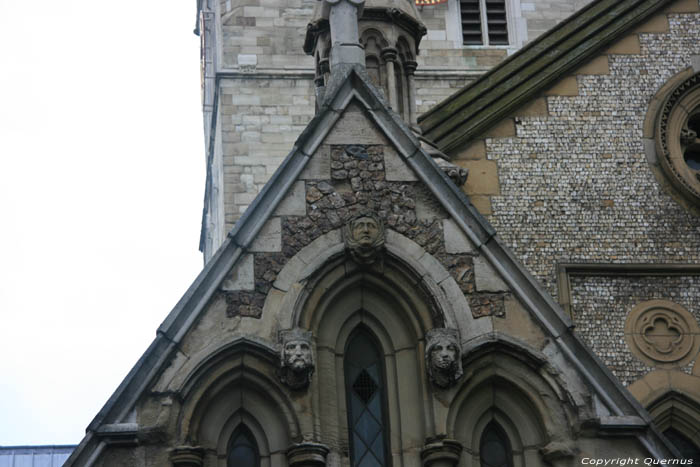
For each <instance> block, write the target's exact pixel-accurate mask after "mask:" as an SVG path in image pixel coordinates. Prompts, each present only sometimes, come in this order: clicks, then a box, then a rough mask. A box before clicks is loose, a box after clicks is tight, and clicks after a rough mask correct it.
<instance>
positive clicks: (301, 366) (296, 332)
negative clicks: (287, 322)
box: [280, 328, 315, 390]
mask: <svg viewBox="0 0 700 467" xmlns="http://www.w3.org/2000/svg"><path fill="white" fill-rule="evenodd" d="M280 342H281V348H280V380H281V381H282V383H284V384H286V385H287V386H289V387H290V388H291V389H295V390H298V389H305V388H306V387H307V386H308V385H309V383H310V382H311V376H312V375H313V373H314V368H315V367H314V355H313V351H312V344H311V331H305V330H303V329H299V328H295V329H289V330H286V331H280Z"/></svg>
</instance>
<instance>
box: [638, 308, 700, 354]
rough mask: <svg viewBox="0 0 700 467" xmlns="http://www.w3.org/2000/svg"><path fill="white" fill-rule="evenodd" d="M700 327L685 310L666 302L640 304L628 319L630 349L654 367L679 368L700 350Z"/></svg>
mask: <svg viewBox="0 0 700 467" xmlns="http://www.w3.org/2000/svg"><path fill="white" fill-rule="evenodd" d="M699 333H700V327H699V326H698V323H697V320H696V319H695V318H694V317H693V315H691V314H690V313H689V312H688V311H687V310H686V309H685V308H683V307H682V306H680V305H678V304H677V303H673V302H669V301H667V300H651V301H648V302H642V303H639V304H638V305H637V306H635V307H634V308H633V309H632V311H631V312H630V314H629V315H628V316H627V321H626V323H625V338H626V340H627V345H628V346H629V347H630V350H631V351H632V352H633V353H634V354H635V355H636V356H637V357H639V358H640V359H641V360H642V361H644V362H645V363H647V364H649V365H651V366H680V365H684V364H686V363H688V362H689V361H690V360H692V359H693V358H694V357H695V355H697V353H698V349H699V348H700V336H699Z"/></svg>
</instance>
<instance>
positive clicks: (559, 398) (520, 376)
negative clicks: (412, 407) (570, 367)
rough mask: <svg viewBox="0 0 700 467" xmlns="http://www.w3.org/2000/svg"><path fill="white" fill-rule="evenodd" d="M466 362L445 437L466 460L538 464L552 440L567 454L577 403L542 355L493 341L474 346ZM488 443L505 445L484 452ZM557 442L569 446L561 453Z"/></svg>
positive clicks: (507, 465) (473, 465)
mask: <svg viewBox="0 0 700 467" xmlns="http://www.w3.org/2000/svg"><path fill="white" fill-rule="evenodd" d="M464 365H465V368H464V372H465V378H464V381H463V383H462V386H461V388H459V391H458V392H457V394H456V396H455V397H454V399H453V400H452V402H451V404H450V409H449V413H448V416H447V436H448V438H453V439H455V440H457V441H459V442H460V443H461V444H462V446H463V449H464V452H463V459H464V462H465V465H467V466H470V467H479V466H484V467H486V466H489V467H496V464H497V465H498V466H500V467H524V466H527V467H531V466H541V465H545V459H544V457H543V453H546V452H548V446H551V445H553V444H555V443H556V444H557V446H558V447H557V450H558V452H557V454H556V455H557V456H562V455H564V456H567V455H569V454H570V453H569V452H566V450H567V449H568V446H569V445H572V442H571V439H572V438H573V435H572V433H571V432H570V427H571V426H572V423H573V422H574V420H575V414H576V412H577V411H578V410H580V409H581V407H576V406H575V404H574V402H573V397H571V396H568V395H567V394H566V391H565V390H564V388H563V386H562V385H560V384H557V383H556V382H555V381H554V380H553V378H552V375H551V374H549V371H548V369H547V368H546V364H545V358H544V356H541V355H540V356H538V355H537V354H536V353H535V352H534V351H532V350H531V349H528V348H527V347H525V346H520V347H518V346H516V345H514V344H513V343H510V342H497V341H496V342H491V343H489V344H486V345H483V346H481V347H480V348H476V349H472V352H471V354H470V355H469V356H468V357H467V359H466V361H465V362H464ZM489 442H491V446H492V447H493V446H496V445H500V446H501V447H502V448H503V449H504V450H505V451H504V453H502V454H503V455H502V456H501V457H498V456H495V455H493V450H492V451H490V452H484V451H483V450H484V449H488V446H489ZM550 443H552V444H550ZM560 446H565V447H567V448H566V449H564V450H563V451H564V452H562V449H561V447H560ZM572 453H573V450H572V451H571V454H572ZM497 461H498V462H497ZM494 462H495V464H494Z"/></svg>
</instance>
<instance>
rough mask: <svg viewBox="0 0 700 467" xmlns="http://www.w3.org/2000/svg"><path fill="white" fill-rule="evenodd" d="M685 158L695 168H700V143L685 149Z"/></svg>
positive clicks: (689, 165)
mask: <svg viewBox="0 0 700 467" xmlns="http://www.w3.org/2000/svg"><path fill="white" fill-rule="evenodd" d="M683 159H684V160H685V163H686V164H688V167H690V168H691V169H693V170H700V144H694V145H692V146H690V147H689V148H688V149H686V150H685V152H684V153H683Z"/></svg>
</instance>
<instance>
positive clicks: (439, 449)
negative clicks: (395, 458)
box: [420, 438, 462, 467]
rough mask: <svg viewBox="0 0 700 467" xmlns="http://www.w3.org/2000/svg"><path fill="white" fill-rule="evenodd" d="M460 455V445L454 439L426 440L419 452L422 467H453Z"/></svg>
mask: <svg viewBox="0 0 700 467" xmlns="http://www.w3.org/2000/svg"><path fill="white" fill-rule="evenodd" d="M460 454H462V444H461V443H460V442H459V441H456V440H454V439H447V438H436V439H428V440H426V443H425V446H423V449H421V451H420V458H421V460H422V461H423V467H454V466H455V465H457V463H458V462H459V456H460Z"/></svg>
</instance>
